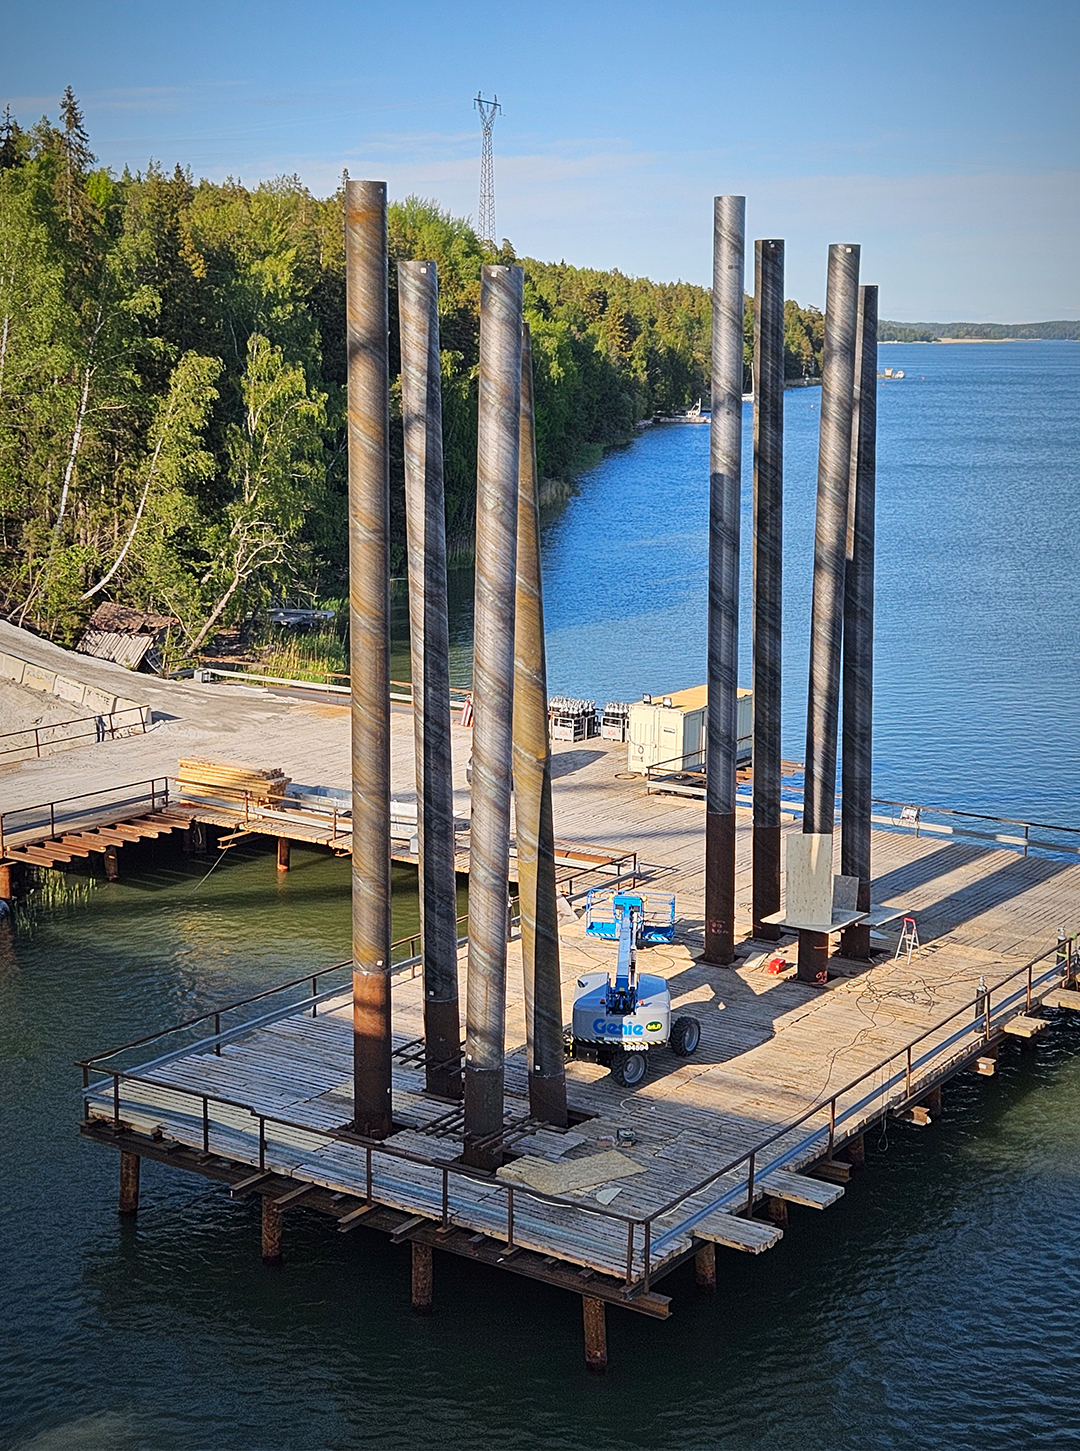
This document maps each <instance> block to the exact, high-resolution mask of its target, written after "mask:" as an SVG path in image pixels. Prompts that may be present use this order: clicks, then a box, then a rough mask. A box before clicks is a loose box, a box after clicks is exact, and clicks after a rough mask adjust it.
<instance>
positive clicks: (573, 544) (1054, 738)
mask: <svg viewBox="0 0 1080 1451" xmlns="http://www.w3.org/2000/svg"><path fill="white" fill-rule="evenodd" d="M880 354H881V365H882V367H894V368H902V369H903V371H904V372H905V374H906V377H905V378H904V379H902V380H901V381H898V382H886V383H884V384H883V385H881V386H880V387H879V388H878V539H877V548H878V554H877V620H876V658H875V672H876V673H875V711H874V715H875V762H874V770H875V780H874V785H875V788H876V792H877V794H878V795H880V796H885V797H890V798H894V799H895V798H899V799H903V800H912V801H919V802H923V803H927V804H930V803H941V804H943V805H952V806H959V807H968V808H970V809H974V810H986V811H989V812H992V813H995V814H1003V815H1016V816H1022V817H1026V818H1028V819H1033V820H1043V821H1047V820H1048V821H1052V822H1060V823H1062V824H1063V825H1077V824H1080V760H1078V755H1077V740H1078V738H1080V649H1078V644H1080V641H1078V630H1077V625H1078V622H1080V604H1078V600H1077V581H1076V571H1075V568H1074V565H1073V555H1074V553H1075V550H1076V546H1077V542H1078V540H1080V449H1078V447H1077V441H1078V439H1080V345H1078V344H1076V343H1009V344H989V343H988V344H983V345H981V346H980V345H976V344H972V345H963V346H959V345H940V344H938V345H932V346H917V345H912V346H903V345H890V346H888V347H883V348H882V349H881V350H880ZM820 397H821V395H820V390H818V389H816V388H807V389H795V390H792V391H789V392H788V393H787V394H786V397H785V403H786V407H785V430H784V432H785V438H784V448H785V521H784V523H785V528H784V549H785V560H784V567H785V585H784V589H785V598H784V652H785V655H784V752H785V755H787V756H788V757H789V758H791V759H794V760H800V761H801V760H802V759H803V752H804V746H805V735H806V677H807V649H808V640H809V628H810V621H809V611H810V586H811V570H812V566H813V542H814V507H815V488H816V480H817V433H818V407H819V403H820ZM751 436H752V409H751V407H750V405H749V404H747V405H746V409H745V419H744V439H745V446H746V456H745V465H744V471H743V474H744V480H745V488H744V495H743V505H744V507H743V541H744V547H743V591H742V608H741V613H742V626H743V628H742V670H741V672H740V674H741V680H742V683H743V684H746V685H749V684H750V683H751V675H750V569H749V562H750V559H749V550H750V534H751V501H752V490H751V452H750V448H751ZM708 454H709V430H708V428H707V427H705V426H703V425H698V426H691V425H686V424H676V425H668V426H666V427H663V428H657V429H652V430H647V431H646V432H645V433H644V434H643V435H642V436H641V437H640V438H639V439H637V440H636V441H635V442H634V443H633V444H632V445H631V446H630V447H629V448H627V449H623V450H621V451H619V452H617V453H613V454H611V455H609V456H608V457H607V458H606V459H605V460H604V462H603V463H601V464H600V465H599V466H598V467H597V468H595V469H592V470H591V471H590V472H589V473H588V474H586V475H585V476H584V477H583V478H582V479H581V481H580V491H579V493H578V495H577V496H576V497H575V498H574V499H572V500H571V502H570V504H569V505H568V506H567V508H566V509H565V510H564V511H563V512H562V513H561V514H560V515H559V517H558V518H557V519H556V520H555V521H554V522H553V523H551V524H550V525H549V526H548V528H547V530H546V532H545V537H544V587H545V608H546V612H547V629H548V674H549V682H550V686H551V689H552V692H553V693H554V692H556V691H559V692H563V693H566V694H573V695H585V696H595V697H596V699H597V700H598V702H599V703H601V704H602V703H603V702H604V700H606V699H608V698H615V699H625V700H634V699H639V698H640V696H641V693H642V691H651V692H652V693H653V694H660V693H663V692H666V691H671V690H676V689H681V688H682V687H684V686H687V685H697V684H700V683H701V682H702V681H703V680H704V678H705V630H706V620H705V598H706V571H707V565H708V538H707V533H706V525H707V518H708V499H707V483H706V481H707V478H708Z"/></svg>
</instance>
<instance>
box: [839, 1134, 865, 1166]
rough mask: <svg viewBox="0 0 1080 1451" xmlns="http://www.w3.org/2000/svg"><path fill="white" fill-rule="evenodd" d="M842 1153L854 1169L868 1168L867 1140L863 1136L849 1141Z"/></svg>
mask: <svg viewBox="0 0 1080 1451" xmlns="http://www.w3.org/2000/svg"><path fill="white" fill-rule="evenodd" d="M842 1152H843V1156H844V1158H845V1159H847V1161H848V1163H849V1164H850V1165H851V1167H852V1168H853V1169H865V1168H866V1138H865V1136H864V1135H863V1134H859V1135H858V1136H857V1137H856V1138H854V1139H848V1141H847V1143H846V1144H845V1145H844V1147H843V1150H842Z"/></svg>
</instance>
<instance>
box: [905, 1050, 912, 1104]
mask: <svg viewBox="0 0 1080 1451" xmlns="http://www.w3.org/2000/svg"><path fill="white" fill-rule="evenodd" d="M904 1097H905V1098H910V1097H911V1044H910V1043H909V1044H908V1045H907V1081H906V1083H905V1086H904Z"/></svg>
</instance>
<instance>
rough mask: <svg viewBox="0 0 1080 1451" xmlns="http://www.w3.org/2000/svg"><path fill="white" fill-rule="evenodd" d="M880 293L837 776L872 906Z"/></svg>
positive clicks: (872, 303) (847, 951) (863, 294)
mask: <svg viewBox="0 0 1080 1451" xmlns="http://www.w3.org/2000/svg"><path fill="white" fill-rule="evenodd" d="M877 320H878V290H877V288H876V287H860V288H859V322H858V329H857V333H856V341H855V414H854V418H853V421H852V437H851V499H850V507H849V516H848V545H847V567H846V571H845V575H844V666H843V669H844V697H843V724H842V726H841V738H842V741H843V763H842V765H841V771H840V780H841V791H842V802H841V807H840V870H841V872H843V873H844V875H845V876H849V877H858V879H859V893H858V897H857V900H856V905H857V906H858V908H859V910H860V911H861V912H868V911H869V910H870V810H871V804H870V802H871V795H872V792H873V787H872V772H871V758H872V755H873V740H874V721H873V716H874V487H875V482H876V477H875V476H876V469H877ZM840 950H841V951H842V952H843V954H844V956H845V957H856V958H864V959H865V958H868V957H869V956H870V928H869V927H866V926H863V925H861V924H860V925H859V926H856V927H849V928H848V929H847V931H846V932H844V933H843V934H842V935H841V938H840Z"/></svg>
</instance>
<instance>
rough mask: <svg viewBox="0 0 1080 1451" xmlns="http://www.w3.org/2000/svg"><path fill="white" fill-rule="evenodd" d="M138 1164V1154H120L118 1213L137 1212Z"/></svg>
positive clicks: (132, 1213) (131, 1213)
mask: <svg viewBox="0 0 1080 1451" xmlns="http://www.w3.org/2000/svg"><path fill="white" fill-rule="evenodd" d="M139 1165H140V1159H139V1156H138V1154H125V1153H121V1155H120V1204H119V1208H118V1211H117V1212H118V1213H120V1214H123V1215H125V1216H127V1215H134V1214H138V1212H139Z"/></svg>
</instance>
